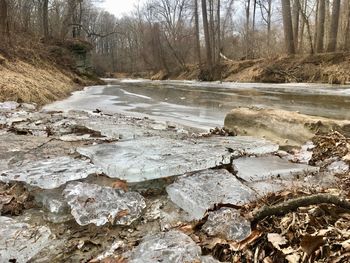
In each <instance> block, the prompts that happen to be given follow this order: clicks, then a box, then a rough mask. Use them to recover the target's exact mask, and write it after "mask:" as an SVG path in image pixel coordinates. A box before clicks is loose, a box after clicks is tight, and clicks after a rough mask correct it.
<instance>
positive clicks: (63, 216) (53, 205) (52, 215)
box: [35, 189, 73, 223]
mask: <svg viewBox="0 0 350 263" xmlns="http://www.w3.org/2000/svg"><path fill="white" fill-rule="evenodd" d="M35 200H36V201H37V202H38V203H40V204H42V206H43V208H44V209H45V210H46V211H45V216H44V217H45V219H47V220H48V221H50V222H52V223H63V222H67V221H69V220H71V219H72V218H73V217H72V215H71V214H70V207H69V206H68V204H67V202H66V200H65V199H64V197H63V196H62V190H61V189H54V190H43V191H40V192H38V193H36V194H35Z"/></svg>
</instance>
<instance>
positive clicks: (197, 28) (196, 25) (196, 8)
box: [194, 0, 202, 66]
mask: <svg viewBox="0 0 350 263" xmlns="http://www.w3.org/2000/svg"><path fill="white" fill-rule="evenodd" d="M194 21H195V22H194V23H195V30H196V45H195V46H196V54H197V60H198V64H199V66H200V65H201V64H202V58H201V44H200V40H199V15H198V0H194Z"/></svg>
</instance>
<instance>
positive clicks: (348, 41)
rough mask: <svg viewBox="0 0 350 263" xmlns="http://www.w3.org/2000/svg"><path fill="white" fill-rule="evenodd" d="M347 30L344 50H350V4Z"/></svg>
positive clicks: (349, 6)
mask: <svg viewBox="0 0 350 263" xmlns="http://www.w3.org/2000/svg"><path fill="white" fill-rule="evenodd" d="M346 15H347V17H346V30H345V43H344V49H345V50H346V51H349V50H350V2H347V13H346Z"/></svg>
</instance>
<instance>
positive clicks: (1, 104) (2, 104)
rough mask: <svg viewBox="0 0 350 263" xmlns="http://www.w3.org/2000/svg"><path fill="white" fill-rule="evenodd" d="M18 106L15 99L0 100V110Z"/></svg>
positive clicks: (12, 108) (13, 108)
mask: <svg viewBox="0 0 350 263" xmlns="http://www.w3.org/2000/svg"><path fill="white" fill-rule="evenodd" d="M18 107H19V103H17V102H15V101H5V102H0V110H5V111H10V110H15V109H17V108H18Z"/></svg>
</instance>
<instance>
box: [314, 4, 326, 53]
mask: <svg viewBox="0 0 350 263" xmlns="http://www.w3.org/2000/svg"><path fill="white" fill-rule="evenodd" d="M325 19H326V1H325V0H319V6H318V19H317V28H316V36H317V37H316V52H317V53H321V52H323V45H324V44H323V41H324V27H325Z"/></svg>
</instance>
